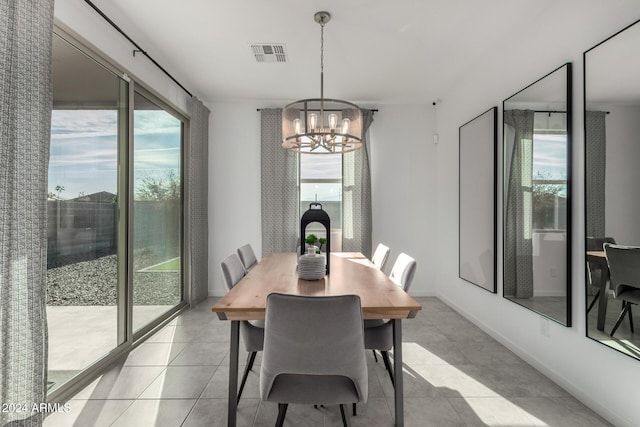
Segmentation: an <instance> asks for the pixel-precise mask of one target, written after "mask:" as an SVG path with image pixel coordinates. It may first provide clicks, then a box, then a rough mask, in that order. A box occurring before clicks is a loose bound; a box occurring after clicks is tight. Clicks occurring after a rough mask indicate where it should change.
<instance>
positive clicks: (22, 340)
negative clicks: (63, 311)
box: [0, 0, 53, 426]
mask: <svg viewBox="0 0 640 427" xmlns="http://www.w3.org/2000/svg"><path fill="white" fill-rule="evenodd" d="M52 28H53V1H52V0H12V1H3V2H2V3H0V52H2V54H1V55H0V85H1V86H0V325H2V326H1V329H0V402H2V403H7V404H8V403H20V404H25V405H26V408H27V411H26V412H16V411H8V412H7V411H0V424H1V425H3V426H4V425H8V424H11V425H20V426H37V425H41V424H42V417H43V414H42V413H38V412H31V408H32V407H33V405H34V404H40V403H41V402H45V401H46V381H47V345H48V344H47V320H46V282H47V256H46V252H47V222H46V221H47V217H46V215H47V211H46V201H47V167H48V162H49V138H50V127H51V105H52V86H51V38H52Z"/></svg>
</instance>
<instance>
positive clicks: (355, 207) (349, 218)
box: [342, 109, 373, 258]
mask: <svg viewBox="0 0 640 427" xmlns="http://www.w3.org/2000/svg"><path fill="white" fill-rule="evenodd" d="M362 116H363V132H362V135H363V138H364V144H362V148H361V149H360V150H357V151H352V152H350V153H346V154H344V155H343V156H342V250H343V251H345V252H362V253H363V254H364V255H366V256H367V257H368V258H371V174H370V172H369V151H368V150H369V148H368V139H369V138H368V137H369V126H371V123H372V122H373V112H372V111H371V110H365V109H363V110H362Z"/></svg>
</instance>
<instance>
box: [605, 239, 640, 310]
mask: <svg viewBox="0 0 640 427" xmlns="http://www.w3.org/2000/svg"><path fill="white" fill-rule="evenodd" d="M604 252H605V254H606V255H607V264H609V273H610V276H611V287H612V288H613V292H614V295H615V296H616V298H617V297H619V296H620V294H622V293H624V292H625V291H635V290H638V289H640V247H638V246H622V245H614V244H611V243H605V244H604Z"/></svg>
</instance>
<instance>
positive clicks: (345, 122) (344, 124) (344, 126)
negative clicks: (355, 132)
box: [342, 119, 351, 134]
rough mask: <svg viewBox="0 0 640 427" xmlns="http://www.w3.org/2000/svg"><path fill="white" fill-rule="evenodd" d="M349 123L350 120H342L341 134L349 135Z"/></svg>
mask: <svg viewBox="0 0 640 427" xmlns="http://www.w3.org/2000/svg"><path fill="white" fill-rule="evenodd" d="M350 123H351V120H349V119H342V133H344V134H347V133H349V124H350Z"/></svg>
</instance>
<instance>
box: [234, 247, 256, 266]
mask: <svg viewBox="0 0 640 427" xmlns="http://www.w3.org/2000/svg"><path fill="white" fill-rule="evenodd" d="M238 256H239V257H240V261H242V265H244V269H245V270H247V271H249V270H251V269H252V268H253V266H254V265H256V264H257V263H258V259H257V258H256V254H255V252H253V248H252V247H251V245H250V244H246V245H244V246H241V247H239V248H238Z"/></svg>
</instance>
